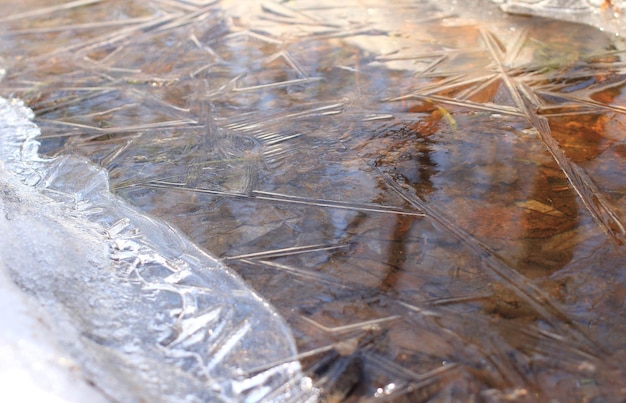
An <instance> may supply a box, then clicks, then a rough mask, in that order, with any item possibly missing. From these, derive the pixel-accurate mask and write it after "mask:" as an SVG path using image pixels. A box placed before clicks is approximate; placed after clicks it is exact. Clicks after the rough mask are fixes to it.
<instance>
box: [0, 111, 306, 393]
mask: <svg viewBox="0 0 626 403" xmlns="http://www.w3.org/2000/svg"><path fill="white" fill-rule="evenodd" d="M0 117H1V118H0V121H1V122H2V126H0V128H1V129H0V132H2V135H3V139H2V142H1V143H0V145H1V147H0V156H2V160H3V161H4V162H5V164H4V165H6V171H4V170H3V175H2V182H1V183H0V186H1V187H0V189H1V190H2V194H3V198H2V204H0V207H1V211H2V213H3V218H2V220H1V221H0V225H2V227H1V228H2V229H3V231H2V232H3V234H5V235H4V239H3V241H2V242H1V243H0V256H1V257H2V263H3V268H4V269H3V270H7V269H8V272H9V273H10V275H11V276H12V277H13V278H14V280H15V282H16V283H17V284H18V285H20V286H21V288H23V289H25V290H27V291H28V292H29V293H30V294H32V295H34V296H36V298H37V299H39V301H40V302H41V303H42V304H43V305H45V306H46V307H47V308H48V310H49V316H48V319H50V318H54V320H50V321H51V322H53V323H55V326H52V327H53V329H54V330H56V331H57V332H58V333H62V336H61V339H62V342H63V343H64V344H65V345H66V346H67V349H68V350H70V351H71V352H72V353H73V355H74V356H75V358H76V360H77V362H78V363H79V364H78V365H82V366H83V367H84V369H85V372H86V374H87V376H88V378H89V379H90V380H91V381H92V382H93V383H95V384H96V385H97V386H98V387H99V388H100V389H102V390H103V391H104V393H105V394H106V395H108V396H110V397H113V398H114V399H116V400H120V401H143V400H146V401H208V400H210V401H234V400H246V401H263V400H271V399H277V400H281V401H282V400H285V401H306V400H308V399H314V398H315V392H314V390H312V389H311V387H310V381H309V380H308V378H304V377H303V376H302V373H301V371H300V365H299V363H298V362H297V361H295V360H294V359H293V358H291V357H294V356H295V354H296V349H295V344H294V341H293V338H292V336H291V333H290V332H289V330H288V328H287V327H286V324H285V323H284V322H283V320H282V318H280V317H279V316H278V315H277V314H276V313H275V311H274V310H273V309H272V308H271V307H270V306H269V305H268V304H267V302H265V301H264V300H262V299H261V298H260V297H259V296H258V295H256V294H255V293H254V292H252V291H251V290H250V289H249V288H247V287H246V286H245V285H244V283H243V282H242V281H241V280H240V279H239V278H238V277H237V276H236V275H234V274H233V273H232V272H230V271H229V269H228V268H226V267H224V266H223V265H222V264H221V263H220V262H218V261H216V260H215V259H214V258H212V257H210V256H208V255H206V254H204V253H203V252H202V251H200V250H198V249H197V248H196V247H195V245H193V244H191V243H190V242H189V241H188V240H187V239H185V238H184V237H183V236H181V234H179V233H177V231H176V230H175V229H173V228H171V227H170V226H168V225H167V224H165V223H163V222H160V221H158V220H154V219H152V218H150V217H147V216H145V215H142V214H140V213H138V212H137V211H136V210H135V209H133V208H132V207H130V206H128V205H127V204H126V203H124V202H122V201H120V200H119V199H117V198H116V197H115V196H113V195H112V194H111V192H110V191H109V188H108V182H107V176H106V173H105V172H104V170H103V169H102V168H97V167H95V166H93V165H91V164H90V163H89V162H88V161H87V160H86V159H85V158H78V157H75V156H59V157H56V158H53V159H46V158H40V157H39V156H38V155H37V152H38V143H37V141H36V136H38V134H39V130H38V128H37V127H36V126H35V125H34V124H32V123H30V122H29V121H28V118H30V117H32V112H30V110H28V109H26V108H25V107H24V106H23V105H21V103H19V102H16V101H6V100H4V99H0ZM20 182H23V183H24V184H22V183H20ZM26 185H31V186H32V187H29V186H26ZM4 274H5V273H3V275H4ZM16 308H17V309H22V308H21V307H16ZM6 327H7V328H8V329H10V328H11V324H7V325H6ZM5 330H7V329H5ZM52 339H53V338H52ZM24 348H25V349H26V350H29V349H30V347H24ZM10 351H12V350H10ZM16 352H19V349H16ZM3 359H5V360H8V359H9V357H7V356H6V355H4V354H3ZM17 363H21V361H19V360H17ZM52 372H53V373H54V371H52ZM42 376H44V379H45V376H46V374H45V373H43V374H42ZM61 389H63V388H61ZM67 389H68V388H67V387H66V388H65V390H67Z"/></svg>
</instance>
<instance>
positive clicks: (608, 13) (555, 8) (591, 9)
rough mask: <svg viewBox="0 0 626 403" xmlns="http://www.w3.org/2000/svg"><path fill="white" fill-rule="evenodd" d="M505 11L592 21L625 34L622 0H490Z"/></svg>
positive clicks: (625, 4) (623, 4) (574, 20)
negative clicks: (498, 4)
mask: <svg viewBox="0 0 626 403" xmlns="http://www.w3.org/2000/svg"><path fill="white" fill-rule="evenodd" d="M493 1H494V2H495V3H500V4H501V8H502V10H504V11H506V12H508V13H515V14H527V15H536V16H540V17H547V18H556V19H560V20H565V21H572V22H579V23H583V24H588V25H593V26H595V27H598V28H600V29H602V30H606V31H608V32H613V33H615V34H619V35H622V36H624V35H626V19H625V15H624V13H625V12H626V2H624V1H619V0H493Z"/></svg>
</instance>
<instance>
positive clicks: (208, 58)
mask: <svg viewBox="0 0 626 403" xmlns="http://www.w3.org/2000/svg"><path fill="white" fill-rule="evenodd" d="M475 3H476V4H474V3H472V4H469V3H468V10H462V9H458V8H455V7H453V5H451V4H448V3H446V2H434V1H433V2H427V1H393V2H392V1H388V2H387V1H377V2H374V1H371V2H369V1H356V0H354V1H344V2H341V4H340V5H338V3H337V2H327V1H325V0H322V1H308V0H305V1H286V2H263V3H258V2H243V1H223V2H219V1H215V2H211V1H209V2H201V1H176V0H169V1H167V0H161V1H151V2H145V1H115V0H110V1H76V2H70V3H65V6H60V5H59V3H58V2H52V1H49V2H44V1H25V2H21V3H20V4H19V5H17V4H8V3H7V4H0V10H3V13H2V15H3V16H4V17H2V18H0V23H1V27H0V36H1V37H2V41H1V45H0V60H1V61H2V66H3V67H4V68H5V69H6V75H5V77H4V78H3V80H2V81H1V82H0V95H2V96H5V97H10V96H15V97H19V98H21V99H24V100H25V102H26V104H27V105H28V106H29V107H30V108H32V109H33V110H34V111H35V113H36V119H35V122H36V123H37V124H38V125H39V126H40V127H41V129H42V133H43V134H42V136H41V143H42V149H43V150H44V151H45V152H46V153H47V154H48V155H50V156H54V155H63V154H78V155H82V156H85V157H88V158H89V159H90V160H91V161H93V162H94V163H96V164H98V165H100V166H102V167H104V168H106V170H107V171H108V172H109V175H110V181H111V187H112V189H113V191H114V192H115V193H116V194H118V195H120V196H122V197H123V198H125V199H126V200H128V201H130V202H131V203H132V204H134V205H135V206H137V207H139V208H140V209H142V210H143V211H145V212H147V213H150V214H152V215H155V216H158V217H161V218H163V219H165V220H167V221H168V222H170V223H172V224H173V225H174V226H176V227H178V228H180V229H181V230H182V231H183V232H184V233H186V234H187V235H188V236H189V237H190V238H191V239H192V240H193V241H194V242H195V243H197V244H199V245H200V246H201V247H203V248H204V249H206V250H207V251H209V252H210V253H212V254H214V255H216V256H219V257H221V258H222V259H223V260H224V261H225V262H226V263H227V264H228V265H229V266H230V267H232V268H234V269H235V270H237V272H238V273H239V274H240V275H241V276H242V277H243V278H244V279H245V280H246V281H247V282H248V284H250V285H251V286H252V287H253V288H254V289H256V290H257V291H258V292H259V293H260V294H261V295H263V296H264V297H265V298H267V300H268V301H269V302H270V303H271V304H273V305H274V306H275V307H276V309H277V310H278V311H279V312H280V314H281V315H282V316H283V317H284V318H285V319H286V320H287V321H288V322H289V325H290V326H291V330H292V332H293V334H294V336H295V338H296V342H297V345H298V349H299V356H298V358H299V359H300V361H301V362H302V364H303V366H304V369H305V372H306V373H307V374H308V375H309V376H310V377H312V378H313V380H314V384H315V385H316V386H317V387H319V388H320V390H321V391H322V396H323V398H324V399H326V401H344V400H347V401H357V400H359V401H369V400H378V399H381V400H386V401H411V402H414V401H472V400H474V401H526V400H528V401H549V400H550V399H556V400H557V401H562V402H566V401H567V402H572V401H580V402H589V401H598V402H600V401H606V402H609V401H622V400H624V399H626V373H625V371H626V364H625V362H626V336H625V335H626V316H625V314H624V312H626V247H625V246H624V243H625V242H626V229H625V222H626V175H625V174H624V173H625V172H626V92H625V91H626V90H625V88H626V70H625V67H624V60H626V55H625V53H624V50H623V49H625V48H626V46H624V41H623V39H621V38H620V37H616V36H614V35H611V34H608V33H605V32H602V31H600V30H598V29H596V28H593V27H591V26H586V25H579V24H574V23H568V22H559V21H554V20H548V19H542V18H539V17H532V18H531V17H525V16H517V15H511V14H504V13H502V12H501V11H500V9H499V8H498V7H497V6H496V5H494V4H492V3H490V2H485V1H476V2H475Z"/></svg>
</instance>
